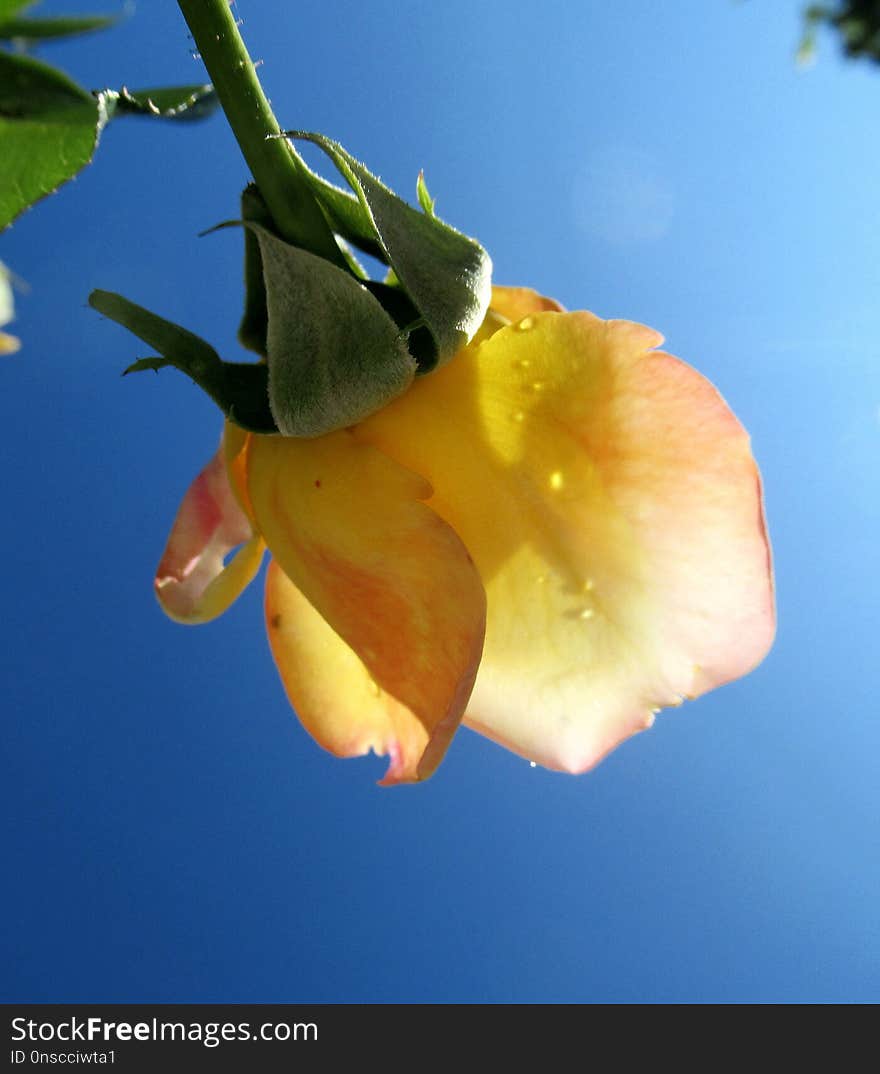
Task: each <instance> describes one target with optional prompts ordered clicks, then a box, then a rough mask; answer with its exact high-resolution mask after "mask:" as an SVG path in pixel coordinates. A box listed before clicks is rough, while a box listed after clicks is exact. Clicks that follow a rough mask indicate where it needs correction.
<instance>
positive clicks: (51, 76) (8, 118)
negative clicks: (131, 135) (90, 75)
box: [0, 52, 106, 230]
mask: <svg viewBox="0 0 880 1074" xmlns="http://www.w3.org/2000/svg"><path fill="white" fill-rule="evenodd" d="M105 121H106V114H105V112H104V109H103V107H102V106H101V103H100V102H99V101H97V100H96V99H95V98H94V97H93V96H92V95H91V94H90V93H87V92H86V91H85V90H84V89H82V87H81V86H78V85H77V84H76V83H75V82H73V81H72V80H71V79H69V78H68V77H67V76H66V75H65V74H63V73H62V72H61V71H58V70H56V69H55V68H54V67H49V66H47V65H46V64H44V63H40V62H39V61H38V60H34V59H31V58H30V57H28V56H12V55H9V54H8V53H6V52H0V230H2V229H3V228H5V227H7V226H8V225H9V224H10V223H11V222H12V221H13V220H14V219H15V217H16V216H18V215H19V213H21V212H23V211H24V210H25V209H26V208H27V207H28V206H29V205H32V204H33V203H34V202H35V201H39V199H40V198H43V197H45V196H46V195H47V194H51V193H52V191H53V190H57V189H58V187H59V186H61V185H62V183H65V182H67V180H68V179H72V178H73V176H74V175H76V174H77V172H79V171H80V170H81V169H82V168H84V167H85V165H86V164H88V163H89V161H90V160H91V159H92V154H93V153H94V150H95V146H96V145H97V142H98V137H99V135H100V132H101V128H102V127H103V125H104V123H105Z"/></svg>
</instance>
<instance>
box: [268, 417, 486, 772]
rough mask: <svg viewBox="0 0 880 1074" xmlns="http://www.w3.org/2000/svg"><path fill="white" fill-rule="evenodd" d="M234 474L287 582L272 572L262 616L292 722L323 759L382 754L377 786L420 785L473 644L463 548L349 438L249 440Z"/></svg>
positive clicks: (478, 633)
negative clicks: (244, 480) (321, 749)
mask: <svg viewBox="0 0 880 1074" xmlns="http://www.w3.org/2000/svg"><path fill="white" fill-rule="evenodd" d="M247 467H248V490H249V493H250V499H251V503H252V504H253V508H254V511H255V514H256V518H257V521H258V524H259V527H260V531H261V532H262V533H263V535H264V536H265V539H266V542H267V544H268V545H269V548H270V549H271V551H272V554H273V556H274V557H275V560H276V561H277V563H278V565H279V566H280V567H281V568H282V570H283V572H284V574H285V575H286V576H287V579H288V580H289V583H292V584H289V583H288V581H286V580H284V579H283V578H280V577H279V575H278V572H273V574H272V576H271V579H270V581H269V583H268V585H269V588H268V589H267V613H268V624H269V636H270V641H271V645H272V650H273V653H274V655H275V659H276V662H277V664H278V668H279V671H280V673H281V676H282V679H283V681H284V684H285V687H286V690H287V693H288V696H289V697H290V700H291V702H292V704H293V706H294V708H295V709H296V711H297V713H298V715H299V717H300V719H301V720H302V722H303V724H304V725H305V726H306V728H307V729H308V730H309V731H310V732H311V733H312V734H313V735H314V736H315V738H316V739H317V740H318V741H319V742H320V743H321V744H322V745H323V746H325V747H326V748H327V749H329V750H331V751H332V752H334V753H337V754H340V755H343V756H353V755H357V754H362V753H366V752H367V751H368V750H370V749H374V750H376V752H381V753H389V754H390V756H391V765H390V768H389V771H388V774H387V775H386V777H385V780H384V781H383V782H386V783H397V782H404V781H412V780H416V779H423V778H425V777H426V776H428V775H430V773H431V772H432V771H433V769H434V768H435V767H436V765H437V764H438V763H439V761H440V760H441V758H442V755H443V753H444V751H445V749H446V746H447V745H448V742H449V740H450V739H451V737H452V735H453V733H454V732H455V730H456V728H457V727H458V724H459V722H460V720H461V717H462V714H463V712H464V710H465V706H466V704H467V701H468V698H469V696H470V692H471V688H472V686H473V681H474V677H475V675H476V671H477V666H478V664H479V659H480V651H481V648H482V642H483V633H484V629H485V594H484V591H483V587H482V584H481V582H480V578H479V575H478V574H477V572H476V570H475V568H474V565H473V562H472V561H471V559H470V556H469V555H468V552H467V550H466V548H465V547H464V545H463V544H462V543H461V541H460V540H459V538H458V537H457V536H456V534H455V533H454V532H453V530H452V529H451V528H450V527H449V526H448V525H447V524H446V523H445V522H444V521H443V520H442V519H441V518H439V517H438V516H437V515H436V514H435V513H434V512H433V511H432V510H431V509H430V508H428V507H426V506H425V505H424V503H422V502H421V501H422V500H424V499H426V498H427V497H429V496H430V494H431V489H430V486H429V485H428V484H427V483H426V482H425V481H424V480H423V479H422V478H420V477H418V476H417V475H416V474H414V473H411V472H410V471H408V470H405V469H404V468H402V467H401V466H399V465H397V464H396V463H395V462H393V461H391V460H390V459H388V458H386V457H385V456H384V455H383V454H382V453H381V452H379V451H376V450H375V449H374V448H371V447H369V446H367V445H364V444H361V443H359V442H358V441H357V440H356V439H355V438H354V436H352V435H351V433H349V432H338V433H331V434H329V435H327V436H322V437H319V438H316V439H313V440H303V439H294V438H289V437H280V436H271V437H270V436H254V437H252V438H251V441H250V444H249V447H248V452H247ZM371 680H372V683H373V684H375V685H374V686H371V685H370V681H371ZM371 690H376V691H378V693H377V694H374V695H371V694H370V691H371ZM371 696H372V698H373V700H372V702H371V701H370V697H371Z"/></svg>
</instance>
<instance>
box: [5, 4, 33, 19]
mask: <svg viewBox="0 0 880 1074" xmlns="http://www.w3.org/2000/svg"><path fill="white" fill-rule="evenodd" d="M33 4H34V0H0V22H6V20H7V19H10V18H12V16H13V15H17V14H18V13H19V11H24V9H25V8H28V7H32V6H33Z"/></svg>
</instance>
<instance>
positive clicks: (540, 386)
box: [529, 380, 546, 392]
mask: <svg viewBox="0 0 880 1074" xmlns="http://www.w3.org/2000/svg"><path fill="white" fill-rule="evenodd" d="M529 387H530V388H531V389H532V391H533V392H542V391H543V390H544V388H545V387H546V385H545V384H544V381H543V380H533V381H532V383H531V384H530V385H529Z"/></svg>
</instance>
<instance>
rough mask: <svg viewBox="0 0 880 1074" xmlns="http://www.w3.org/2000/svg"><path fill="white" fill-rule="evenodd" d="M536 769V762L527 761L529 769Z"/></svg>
mask: <svg viewBox="0 0 880 1074" xmlns="http://www.w3.org/2000/svg"><path fill="white" fill-rule="evenodd" d="M537 767H538V762H537V761H529V768H537Z"/></svg>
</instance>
